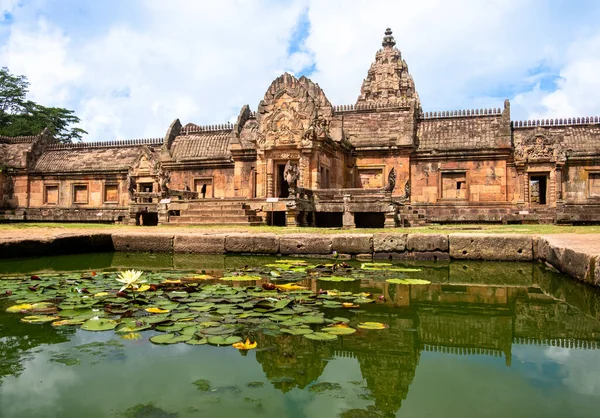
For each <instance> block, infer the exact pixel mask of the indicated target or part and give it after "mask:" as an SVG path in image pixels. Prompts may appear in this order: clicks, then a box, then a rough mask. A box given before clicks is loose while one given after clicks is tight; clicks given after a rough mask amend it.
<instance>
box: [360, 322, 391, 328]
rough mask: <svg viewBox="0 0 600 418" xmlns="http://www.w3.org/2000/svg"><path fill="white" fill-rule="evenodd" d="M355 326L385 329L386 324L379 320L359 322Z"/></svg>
mask: <svg viewBox="0 0 600 418" xmlns="http://www.w3.org/2000/svg"><path fill="white" fill-rule="evenodd" d="M357 327H358V328H362V329H386V328H388V325H386V324H382V323H381V322H361V323H360V324H358V325H357Z"/></svg>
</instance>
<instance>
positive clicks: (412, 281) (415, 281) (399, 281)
mask: <svg viewBox="0 0 600 418" xmlns="http://www.w3.org/2000/svg"><path fill="white" fill-rule="evenodd" d="M386 282H388V283H391V284H431V282H430V281H429V280H422V279H387V280H386Z"/></svg>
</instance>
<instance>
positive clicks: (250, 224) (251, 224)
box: [169, 218, 264, 226]
mask: <svg viewBox="0 0 600 418" xmlns="http://www.w3.org/2000/svg"><path fill="white" fill-rule="evenodd" d="M169 223H173V224H176V225H241V226H260V225H264V223H263V222H262V220H261V221H252V222H250V221H248V220H246V221H243V222H239V221H237V222H221V221H219V222H215V221H212V220H211V221H206V220H204V221H189V220H187V219H183V220H182V219H179V220H177V221H176V222H174V218H171V219H170V221H169Z"/></svg>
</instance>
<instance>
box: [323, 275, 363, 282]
mask: <svg viewBox="0 0 600 418" xmlns="http://www.w3.org/2000/svg"><path fill="white" fill-rule="evenodd" d="M319 280H323V281H324V282H353V281H355V280H356V279H355V278H353V277H345V276H323V277H319Z"/></svg>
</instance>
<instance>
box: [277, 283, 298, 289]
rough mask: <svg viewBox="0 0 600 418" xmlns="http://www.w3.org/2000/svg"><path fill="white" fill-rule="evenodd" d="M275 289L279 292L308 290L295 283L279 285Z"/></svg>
mask: <svg viewBox="0 0 600 418" xmlns="http://www.w3.org/2000/svg"><path fill="white" fill-rule="evenodd" d="M275 287H276V288H277V289H279V290H305V289H306V287H304V286H299V285H297V284H294V283H287V284H278V285H275Z"/></svg>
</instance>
